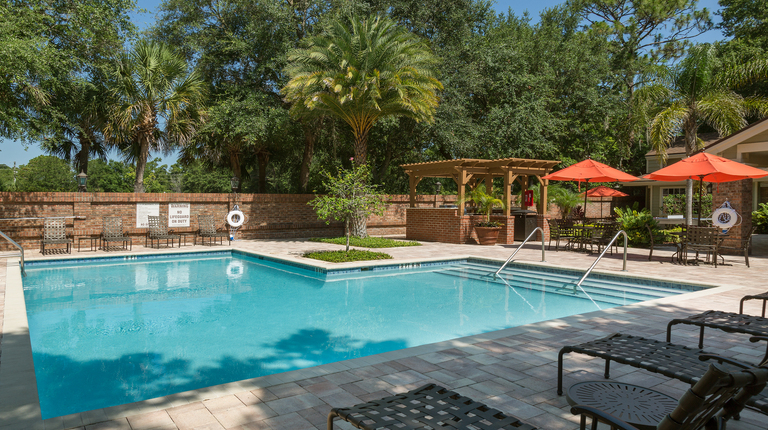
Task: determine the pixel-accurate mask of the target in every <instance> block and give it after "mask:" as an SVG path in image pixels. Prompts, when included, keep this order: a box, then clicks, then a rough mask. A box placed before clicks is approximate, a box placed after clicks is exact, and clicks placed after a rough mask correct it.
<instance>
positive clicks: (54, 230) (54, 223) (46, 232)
mask: <svg viewBox="0 0 768 430" xmlns="http://www.w3.org/2000/svg"><path fill="white" fill-rule="evenodd" d="M45 245H66V252H67V254H69V253H71V252H72V239H69V238H68V237H67V224H66V222H65V221H64V219H47V220H45V222H43V239H42V240H41V241H40V252H41V253H42V254H43V255H45ZM58 251H61V248H59V249H58ZM51 252H52V250H51V249H48V253H51Z"/></svg>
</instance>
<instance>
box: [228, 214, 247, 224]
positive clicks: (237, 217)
mask: <svg viewBox="0 0 768 430" xmlns="http://www.w3.org/2000/svg"><path fill="white" fill-rule="evenodd" d="M244 222H245V215H243V211H230V212H229V213H228V214H227V224H229V225H230V226H232V227H240V226H241V225H243V223H244Z"/></svg>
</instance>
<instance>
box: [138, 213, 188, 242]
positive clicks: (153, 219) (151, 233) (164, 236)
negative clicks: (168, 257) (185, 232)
mask: <svg viewBox="0 0 768 430" xmlns="http://www.w3.org/2000/svg"><path fill="white" fill-rule="evenodd" d="M147 221H148V223H149V230H148V231H147V237H146V239H144V246H147V241H149V246H150V248H154V243H155V241H157V247H158V248H159V247H160V241H161V240H165V244H166V246H167V245H168V241H169V240H170V241H171V248H173V242H174V241H176V240H178V241H179V247H181V236H179V235H178V234H171V231H169V230H168V223H167V222H166V221H165V220H164V219H162V218H161V217H159V216H153V215H150V216H148V217H147Z"/></svg>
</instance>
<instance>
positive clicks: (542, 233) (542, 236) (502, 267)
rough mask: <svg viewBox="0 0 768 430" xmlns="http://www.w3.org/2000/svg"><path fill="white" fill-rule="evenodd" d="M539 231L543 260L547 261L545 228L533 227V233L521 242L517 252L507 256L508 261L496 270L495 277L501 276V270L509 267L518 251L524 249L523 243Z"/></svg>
mask: <svg viewBox="0 0 768 430" xmlns="http://www.w3.org/2000/svg"><path fill="white" fill-rule="evenodd" d="M537 231H540V232H541V261H546V260H545V259H544V230H542V229H541V227H536V228H534V229H533V231H532V232H531V234H529V235H528V237H526V238H525V240H524V241H523V243H521V244H520V246H518V247H517V249H516V250H515V252H513V253H512V255H510V256H509V258H507V261H505V262H504V264H502V265H501V267H499V270H497V271H496V273H494V274H493V277H494V278H496V277H497V276H499V272H501V271H502V270H503V269H504V268H505V267H507V264H509V262H510V261H512V259H513V258H515V255H517V253H518V252H520V250H521V249H523V245H525V244H526V243H527V242H528V240H530V238H531V237H533V235H534V234H536V232H537Z"/></svg>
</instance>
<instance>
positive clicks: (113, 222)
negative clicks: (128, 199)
mask: <svg viewBox="0 0 768 430" xmlns="http://www.w3.org/2000/svg"><path fill="white" fill-rule="evenodd" d="M103 221H104V224H103V227H102V231H101V244H102V248H103V249H104V251H109V249H110V247H109V244H110V242H118V243H121V244H122V249H124V250H127V249H128V247H129V246H130V249H133V241H132V240H131V238H130V237H128V236H126V235H125V233H124V232H123V218H122V217H119V216H105V217H103Z"/></svg>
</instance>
